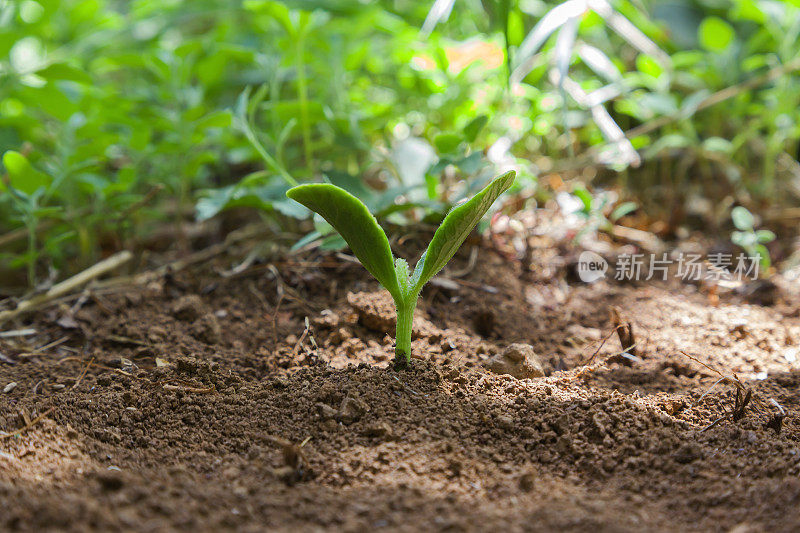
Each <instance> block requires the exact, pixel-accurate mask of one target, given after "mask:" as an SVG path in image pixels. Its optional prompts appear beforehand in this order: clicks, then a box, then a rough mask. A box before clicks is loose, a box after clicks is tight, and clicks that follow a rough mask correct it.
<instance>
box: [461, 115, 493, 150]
mask: <svg viewBox="0 0 800 533" xmlns="http://www.w3.org/2000/svg"><path fill="white" fill-rule="evenodd" d="M487 122H489V117H487V116H486V115H480V116H479V117H475V118H473V119H472V120H471V121H470V122H469V124H467V125H466V126H464V137H466V139H467V142H470V143H473V142H475V139H477V138H478V134H479V133H480V132H481V130H482V129H483V128H484V126H486V123H487Z"/></svg>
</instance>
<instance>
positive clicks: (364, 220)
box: [286, 183, 400, 299]
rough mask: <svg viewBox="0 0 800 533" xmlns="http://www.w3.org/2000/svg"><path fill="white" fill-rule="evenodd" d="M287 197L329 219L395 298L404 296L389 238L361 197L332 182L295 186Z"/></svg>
mask: <svg viewBox="0 0 800 533" xmlns="http://www.w3.org/2000/svg"><path fill="white" fill-rule="evenodd" d="M286 196H288V197H289V198H291V199H292V200H295V201H296V202H300V203H301V204H303V205H304V206H306V207H307V208H309V209H311V210H312V211H314V212H316V213H319V214H320V216H322V218H324V219H325V220H327V221H328V223H329V224H330V225H331V226H333V227H334V229H336V231H338V232H339V234H340V235H341V236H342V237H343V238H344V240H345V241H347V244H348V245H349V246H350V249H351V250H352V251H353V253H354V254H355V256H356V257H357V258H358V260H359V261H361V264H362V265H364V267H365V268H366V269H367V270H369V272H370V274H372V275H373V276H375V279H377V280H378V281H379V282H380V284H381V285H383V286H384V287H385V288H386V289H387V290H388V291H389V292H390V293H391V295H392V297H394V298H395V299H397V298H399V297H400V287H399V286H398V284H397V276H396V275H395V269H394V260H393V257H392V250H391V248H390V247H389V239H387V238H386V233H384V231H383V229H382V228H381V227H380V226H379V225H378V222H377V221H376V220H375V217H373V216H372V215H371V214H370V212H369V209H367V206H365V205H364V204H363V203H362V202H361V200H359V199H358V198H356V197H355V196H353V195H352V194H350V193H349V192H347V191H345V190H344V189H341V188H339V187H337V186H336V185H331V184H330V183H311V184H307V185H300V186H298V187H293V188H291V189H289V190H288V191H287V192H286Z"/></svg>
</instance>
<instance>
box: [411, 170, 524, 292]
mask: <svg viewBox="0 0 800 533" xmlns="http://www.w3.org/2000/svg"><path fill="white" fill-rule="evenodd" d="M515 177H516V172H514V171H513V170H511V171H509V172H506V173H505V174H503V175H502V176H499V177H497V178H495V179H494V180H493V181H492V182H491V183H490V184H489V185H487V186H486V187H485V188H484V189H483V190H482V191H481V192H479V193H478V194H476V195H475V196H474V197H472V199H470V200H469V201H467V202H465V203H463V204H461V205H460V206H458V207H456V208H454V209H453V210H452V211H450V212H449V213H448V214H447V216H446V217H445V218H444V221H443V222H442V225H441V226H439V228H438V229H437V230H436V233H434V234H433V239H432V240H431V243H430V244H429V245H428V249H427V250H426V251H425V254H424V255H423V256H422V257H421V258H420V260H419V263H417V267H416V268H415V269H414V276H413V278H412V282H413V283H412V285H413V291H414V293H415V294H416V293H419V291H420V290H421V289H422V287H423V285H425V284H426V283H427V282H428V280H430V279H431V278H432V277H433V276H435V275H436V274H437V273H438V272H439V271H440V270H441V269H443V268H444V266H445V265H446V264H447V262H448V261H450V259H451V258H452V257H453V255H455V253H456V251H458V249H459V247H460V246H461V244H462V243H463V242H464V240H465V239H466V238H467V235H469V233H470V232H471V231H472V228H474V227H475V225H476V224H477V223H478V222H479V221H480V219H481V218H482V217H483V215H485V214H486V212H487V211H488V210H489V208H490V207H491V206H492V204H493V203H494V201H495V200H497V197H498V196H500V195H501V194H503V193H504V192H505V191H506V190H508V188H509V187H511V185H512V184H513V183H514V178H515Z"/></svg>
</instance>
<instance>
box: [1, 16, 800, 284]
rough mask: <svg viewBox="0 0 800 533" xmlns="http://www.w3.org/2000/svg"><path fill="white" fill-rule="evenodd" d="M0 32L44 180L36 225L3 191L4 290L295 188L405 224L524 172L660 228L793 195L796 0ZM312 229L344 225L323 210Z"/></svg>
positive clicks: (797, 181) (14, 129)
mask: <svg viewBox="0 0 800 533" xmlns="http://www.w3.org/2000/svg"><path fill="white" fill-rule="evenodd" d="M578 4H581V5H580V6H578ZM454 5H455V6H456V7H455V8H454V7H453V6H454ZM577 7H579V8H580V9H577ZM568 8H569V9H568ZM609 13H611V14H612V15H613V16H612V15H609ZM556 15H558V16H556ZM562 15H566V16H562ZM620 17H621V18H620ZM623 19H624V20H625V21H627V24H628V25H627V26H626V27H627V30H626V31H622V32H620V31H618V30H619V29H620V25H619V24H620V21H621V20H623ZM623 25H624V23H623ZM0 28H2V31H1V32H0V35H2V37H0V51H2V52H3V53H2V54H0V72H1V73H2V74H0V153H5V152H7V151H9V150H11V151H14V152H18V153H20V154H24V156H25V157H26V159H27V160H28V161H29V163H30V164H31V166H32V168H34V169H36V170H38V171H40V172H42V173H43V174H44V175H47V176H49V177H50V179H51V183H53V184H57V186H56V187H54V188H53V189H52V190H49V192H48V193H47V194H42V195H41V197H40V198H39V199H38V200H37V206H38V207H37V209H36V210H34V211H35V215H33V218H35V219H36V223H35V224H33V223H32V221H31V220H27V221H26V217H25V216H22V214H21V213H22V212H21V211H20V203H19V198H17V197H14V196H13V195H12V194H11V193H10V192H9V191H7V190H4V191H3V192H2V193H0V208H1V209H0V272H2V273H3V277H2V279H3V280H5V281H4V282H3V285H6V287H5V288H4V290H6V291H8V290H11V287H10V286H11V285H16V286H18V285H19V284H25V282H26V278H30V279H32V280H40V281H41V280H47V279H48V278H49V277H51V276H50V272H54V274H53V276H56V277H63V276H65V275H66V274H67V273H69V272H70V271H74V270H77V269H80V268H82V267H85V266H87V265H89V264H91V263H92V262H94V261H96V260H98V259H99V258H101V257H102V256H105V255H107V254H109V253H111V252H113V251H115V250H117V249H120V248H123V247H137V246H144V245H147V243H148V242H149V241H148V235H151V234H153V233H155V232H165V231H167V230H168V228H172V229H171V230H169V231H171V232H173V233H174V235H172V237H174V238H170V239H168V240H167V242H174V243H177V244H178V245H179V246H177V248H178V249H184V250H185V249H187V248H188V246H190V242H188V239H189V237H188V231H187V229H186V228H187V225H189V224H192V223H194V222H196V221H197V220H208V219H210V218H213V217H218V216H225V215H224V213H225V212H226V211H227V210H231V209H237V210H241V209H244V208H247V209H257V210H259V212H260V213H261V216H262V217H263V218H264V219H265V220H266V221H267V222H270V223H273V224H276V225H281V226H282V227H284V228H295V227H297V226H294V225H293V224H294V223H293V222H291V221H292V220H293V219H296V218H305V217H306V216H308V212H307V211H304V210H301V209H298V208H297V207H296V206H293V205H291V204H290V202H288V201H287V200H286V199H285V197H284V196H283V193H284V192H285V190H286V189H287V188H288V187H289V186H290V185H291V184H292V183H294V182H297V183H303V182H307V181H319V180H324V179H327V180H328V181H330V182H331V183H337V184H339V185H341V186H342V187H344V188H346V189H347V190H350V191H351V192H355V193H356V194H357V195H358V196H359V197H362V198H364V199H365V201H367V203H368V204H370V208H371V209H373V210H374V212H376V213H377V214H378V215H379V217H387V218H389V219H391V220H392V222H396V223H401V224H402V223H406V222H408V221H419V220H431V221H437V220H440V219H441V217H442V216H443V214H444V213H445V212H446V211H447V209H448V208H449V207H450V206H451V205H452V200H451V199H452V198H458V197H461V196H464V195H466V194H468V193H469V192H470V191H473V192H474V191H476V190H477V188H478V186H479V185H478V184H480V183H482V182H483V181H485V179H486V178H488V177H489V176H490V175H492V174H493V173H496V172H497V171H502V170H505V169H508V168H515V169H516V170H518V171H519V182H520V184H521V186H522V187H524V188H527V189H528V190H532V189H533V188H534V187H536V185H537V180H538V178H540V177H548V179H547V180H545V181H544V183H549V176H552V175H557V176H558V179H559V180H561V181H562V182H567V183H568V188H567V190H573V188H575V187H584V188H586V189H587V191H589V192H590V193H591V194H593V195H596V194H597V191H595V190H594V189H595V188H598V187H599V188H605V189H609V190H614V191H616V192H617V193H618V196H619V197H620V198H622V199H623V200H624V201H635V202H637V204H639V205H640V206H641V207H642V210H641V212H642V213H646V214H647V215H648V217H649V218H650V219H651V224H652V225H653V227H656V226H657V225H658V224H661V225H660V226H658V227H663V228H665V229H662V230H660V231H662V232H663V234H664V235H667V236H669V235H673V234H675V232H676V230H677V228H678V226H680V225H682V224H687V223H689V221H691V220H693V217H695V216H702V217H706V218H709V217H711V216H712V214H711V213H709V212H704V213H693V212H687V210H686V209H684V206H694V205H703V202H701V201H697V200H703V199H712V200H713V201H714V202H720V203H723V204H725V206H730V205H742V206H746V207H747V208H748V209H750V210H751V211H753V212H756V213H757V212H760V211H762V210H765V209H772V208H775V207H776V206H777V207H780V206H781V205H782V204H786V203H793V202H797V200H798V198H800V167H799V166H798V164H797V157H796V156H797V152H798V148H799V146H798V140H799V136H800V131H798V127H797V124H798V123H800V120H798V118H800V117H798V105H797V104H798V98H800V97H798V94H800V91H798V88H799V87H798V78H797V76H794V75H792V72H793V71H794V70H796V69H797V68H798V67H800V60H799V59H798V57H799V54H800V50H799V49H798V46H800V45H798V44H797V43H798V42H800V40H798V39H797V35H798V32H800V9H798V7H797V6H795V5H794V4H793V3H792V2H771V1H767V0H760V1H759V0H748V1H745V0H737V1H735V2H729V3H722V4H721V3H719V2H713V1H711V0H677V1H675V2H670V3H669V6H666V4H664V3H662V2H654V1H649V0H645V1H635V2H634V1H614V2H610V3H608V4H605V3H602V2H582V3H581V2H579V3H575V2H571V3H570V2H567V3H564V2H539V1H529V0H524V1H522V0H520V1H516V0H492V1H488V0H487V1H483V2H480V3H478V2H470V1H469V0H464V1H463V2H462V1H459V2H458V3H457V4H454V3H453V2H452V1H450V2H442V1H437V2H435V3H434V2H396V1H388V0H370V1H366V2H359V3H357V4H355V3H351V2H339V1H336V0H316V1H315V0H305V1H299V0H291V1H289V0H287V1H283V2H276V1H269V0H246V1H242V2H223V1H222V0H193V1H185V0H184V1H181V0H175V1H172V2H168V3H164V2H155V1H154V0H136V1H133V2H116V1H112V0H91V1H89V0H63V1H60V2H57V1H55V0H25V1H19V2H11V1H3V2H0ZM544 30H547V31H544ZM534 37H536V38H535V39H534ZM540 37H541V38H540ZM642 39H644V41H643V40H642ZM642 42H649V43H651V44H652V46H651V45H646V46H642V45H641V43H642ZM531 43H533V45H535V46H533V45H532V44H531ZM637 43H638V44H637ZM523 67H524V68H523ZM520 69H522V70H520ZM554 72H555V73H557V74H558V75H557V76H555V75H554ZM512 73H516V74H515V75H514V77H513V79H512ZM561 73H565V74H564V75H561ZM248 87H249V88H250V89H249V92H248ZM242 95H245V97H242ZM601 96H602V98H601ZM589 104H591V105H589ZM598 117H600V118H601V119H602V120H598ZM612 124H613V125H616V127H617V128H618V129H617V130H615V131H616V133H615V134H614V135H616V137H614V136H609V132H610V131H611V130H609V129H605V130H604V128H606V127H611V126H612ZM612 129H613V128H612ZM620 133H621V134H622V135H623V137H620V136H619V135H620ZM628 142H629V143H630V144H629V145H628V144H627V143H628ZM615 144H621V145H623V146H626V147H627V148H626V150H627V157H626V158H622V159H619V158H616V159H615V158H613V157H612V158H608V157H606V156H607V155H608V154H609V153H611V154H613V153H614V152H613V150H612V152H609V149H610V148H613V147H614V146H615ZM570 150H572V151H573V152H574V154H575V157H570V155H569V154H570ZM637 158H638V159H639V160H641V161H642V164H641V165H640V166H639V167H638V168H633V167H629V166H627V163H629V162H633V161H636V159H637ZM608 163H613V164H612V165H611V167H609V166H608ZM3 173H4V175H5V176H6V177H5V178H4V179H6V180H8V179H9V176H10V172H9V171H8V169H6V168H4V169H3ZM287 177H288V178H289V179H287ZM598 190H599V189H598ZM537 194H538V195H539V197H540V198H542V199H545V198H546V197H547V196H548V195H549V194H550V193H549V191H548V190H547V189H546V188H545V189H542V188H540V189H539V192H538V193H537ZM715 211H720V212H727V207H725V209H719V210H715ZM715 216H716V215H715ZM28 218H30V217H28ZM716 221H717V222H718V223H719V224H720V226H721V225H722V224H723V223H724V221H721V219H720V218H719V217H717V220H716ZM31 228H33V229H34V231H35V236H34V242H35V243H36V246H35V248H36V250H37V252H36V253H35V259H34V260H30V258H31V254H30V249H29V248H30V247H29V245H28V242H29V235H28V234H29V231H28V229H31ZM305 244H306V245H308V246H316V245H321V244H324V245H325V246H329V247H335V246H341V245H342V241H341V240H340V239H339V238H338V237H336V236H335V235H334V234H333V233H331V228H330V227H329V226H326V225H325V224H324V222H323V221H321V220H319V219H318V220H317V222H316V224H315V232H314V233H313V234H312V235H310V237H309V239H308V240H307V241H306V243H305ZM31 268H33V270H34V275H30V272H28V271H29V269H31ZM20 273H22V274H23V275H20Z"/></svg>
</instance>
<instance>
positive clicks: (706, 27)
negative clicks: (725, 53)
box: [697, 17, 736, 52]
mask: <svg viewBox="0 0 800 533" xmlns="http://www.w3.org/2000/svg"><path fill="white" fill-rule="evenodd" d="M697 33H698V37H699V39H700V44H701V45H702V46H703V48H705V49H706V50H711V51H712V52H721V51H722V50H725V49H726V48H728V46H730V45H731V43H732V42H733V39H734V37H736V32H735V31H734V30H733V28H732V27H731V25H730V24H728V23H727V22H725V21H724V20H722V19H721V18H719V17H706V18H705V19H703V22H702V23H700V27H699V28H698V29H697Z"/></svg>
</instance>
